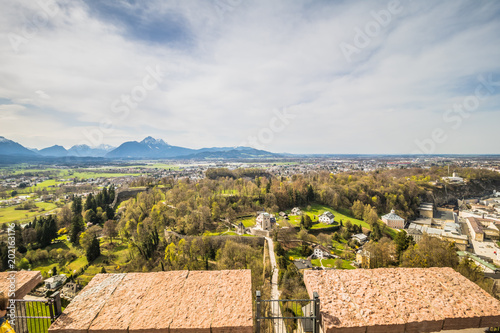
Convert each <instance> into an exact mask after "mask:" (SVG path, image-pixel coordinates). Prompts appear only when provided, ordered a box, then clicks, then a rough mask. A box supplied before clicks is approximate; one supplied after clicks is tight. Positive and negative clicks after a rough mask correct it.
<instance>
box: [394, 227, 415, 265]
mask: <svg viewBox="0 0 500 333" xmlns="http://www.w3.org/2000/svg"><path fill="white" fill-rule="evenodd" d="M394 242H395V243H396V254H397V256H398V259H399V258H401V255H402V254H403V252H404V251H406V249H408V247H409V246H410V245H413V244H414V242H413V237H412V236H410V235H408V234H407V233H406V231H404V230H401V231H400V232H398V233H397V235H396V237H395V238H394Z"/></svg>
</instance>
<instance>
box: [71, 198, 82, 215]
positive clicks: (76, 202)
mask: <svg viewBox="0 0 500 333" xmlns="http://www.w3.org/2000/svg"><path fill="white" fill-rule="evenodd" d="M71 210H72V211H73V214H74V215H81V214H82V210H83V206H82V198H81V197H77V196H74V197H73V203H72V204H71Z"/></svg>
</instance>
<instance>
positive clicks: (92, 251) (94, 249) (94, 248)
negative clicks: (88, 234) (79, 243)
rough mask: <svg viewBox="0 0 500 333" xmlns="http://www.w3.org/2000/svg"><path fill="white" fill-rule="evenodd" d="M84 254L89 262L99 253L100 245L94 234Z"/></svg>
mask: <svg viewBox="0 0 500 333" xmlns="http://www.w3.org/2000/svg"><path fill="white" fill-rule="evenodd" d="M85 255H86V256H87V260H88V262H89V263H91V262H92V261H94V260H95V259H97V258H98V257H99V256H100V255H101V247H100V244H99V240H98V239H97V237H95V236H94V238H93V239H92V243H91V244H90V246H89V248H88V249H87V251H86V253H85Z"/></svg>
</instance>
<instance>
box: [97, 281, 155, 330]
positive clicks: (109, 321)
mask: <svg viewBox="0 0 500 333" xmlns="http://www.w3.org/2000/svg"><path fill="white" fill-rule="evenodd" d="M162 278H163V277H162V275H160V274H142V273H129V274H127V275H126V276H125V277H124V278H123V280H122V281H121V283H120V284H119V285H118V287H117V288H116V289H115V291H114V293H113V294H112V295H111V296H110V297H109V299H108V301H107V303H106V304H105V305H104V307H103V308H102V310H101V312H100V313H99V315H98V316H97V317H96V318H95V319H94V321H93V322H92V325H91V326H90V329H89V332H96V333H97V332H102V333H104V332H106V333H118V332H127V329H128V327H129V325H130V323H131V322H132V320H134V318H135V312H136V310H137V309H138V307H139V305H140V304H141V303H142V301H143V298H144V296H145V295H146V294H147V292H148V290H149V289H150V288H154V287H155V286H156V285H157V283H158V282H160V281H159V280H160V279H162Z"/></svg>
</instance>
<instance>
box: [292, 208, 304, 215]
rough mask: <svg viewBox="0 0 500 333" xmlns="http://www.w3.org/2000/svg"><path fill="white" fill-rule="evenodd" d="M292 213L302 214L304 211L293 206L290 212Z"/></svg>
mask: <svg viewBox="0 0 500 333" xmlns="http://www.w3.org/2000/svg"><path fill="white" fill-rule="evenodd" d="M290 215H295V216H296V215H302V211H301V210H300V208H299V207H293V208H292V211H291V212H290Z"/></svg>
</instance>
